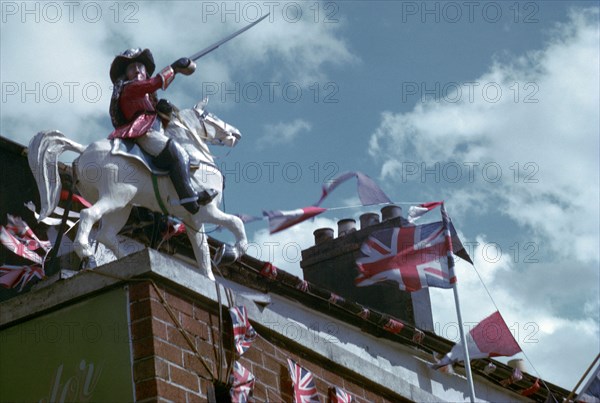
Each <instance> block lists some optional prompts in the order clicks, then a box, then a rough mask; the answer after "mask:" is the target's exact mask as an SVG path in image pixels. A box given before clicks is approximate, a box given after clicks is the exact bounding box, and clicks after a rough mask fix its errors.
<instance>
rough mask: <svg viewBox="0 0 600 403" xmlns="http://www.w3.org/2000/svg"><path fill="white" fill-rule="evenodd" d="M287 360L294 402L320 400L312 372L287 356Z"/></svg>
mask: <svg viewBox="0 0 600 403" xmlns="http://www.w3.org/2000/svg"><path fill="white" fill-rule="evenodd" d="M287 361H288V367H289V368H288V369H289V370H290V377H291V378H292V384H293V386H294V403H314V402H320V400H319V394H318V393H317V386H316V385H315V380H314V379H313V375H312V373H311V372H310V371H309V370H307V369H304V368H302V367H301V366H300V365H298V364H296V362H294V361H293V360H290V359H289V358H288V360H287Z"/></svg>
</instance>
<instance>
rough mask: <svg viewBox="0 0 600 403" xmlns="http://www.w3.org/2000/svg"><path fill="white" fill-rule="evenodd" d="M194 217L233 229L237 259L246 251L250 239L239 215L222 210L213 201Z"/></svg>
mask: <svg viewBox="0 0 600 403" xmlns="http://www.w3.org/2000/svg"><path fill="white" fill-rule="evenodd" d="M194 218H195V219H197V220H198V219H199V220H200V222H206V223H211V224H216V225H220V226H222V227H225V228H226V229H228V230H229V231H231V233H232V234H233V236H235V239H236V243H235V251H236V255H237V256H236V259H238V258H240V257H241V256H242V255H243V254H244V253H246V248H247V247H248V239H247V238H246V229H245V227H244V222H243V221H242V220H241V219H240V218H239V217H236V216H234V215H231V214H227V213H224V212H222V211H221V210H219V208H218V207H217V206H216V203H215V202H214V201H213V202H212V203H210V204H208V205H207V206H205V207H203V208H201V209H200V211H199V212H198V213H197V214H196V216H195V217H194Z"/></svg>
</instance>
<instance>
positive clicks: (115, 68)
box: [110, 48, 156, 84]
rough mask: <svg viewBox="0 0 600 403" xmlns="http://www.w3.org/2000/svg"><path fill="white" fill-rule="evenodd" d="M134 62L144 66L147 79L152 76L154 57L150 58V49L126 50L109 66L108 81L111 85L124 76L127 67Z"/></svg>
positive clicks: (154, 66) (154, 67)
mask: <svg viewBox="0 0 600 403" xmlns="http://www.w3.org/2000/svg"><path fill="white" fill-rule="evenodd" d="M134 62H140V63H142V64H143V65H144V66H146V73H148V77H150V76H152V74H153V73H154V69H156V65H155V64H154V57H153V56H152V52H150V49H144V50H142V49H141V48H132V49H127V50H126V51H125V52H123V53H121V54H120V55H118V56H117V57H115V60H113V62H112V64H111V65H110V80H111V81H112V82H113V84H114V83H116V82H117V80H118V79H119V77H121V76H122V75H124V74H125V71H126V69H127V66H128V65H129V64H130V63H134Z"/></svg>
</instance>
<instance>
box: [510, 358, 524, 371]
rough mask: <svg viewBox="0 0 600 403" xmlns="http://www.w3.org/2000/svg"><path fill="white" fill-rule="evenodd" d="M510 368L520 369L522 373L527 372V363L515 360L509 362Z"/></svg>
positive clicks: (520, 359)
mask: <svg viewBox="0 0 600 403" xmlns="http://www.w3.org/2000/svg"><path fill="white" fill-rule="evenodd" d="M507 364H508V366H509V367H511V368H519V370H520V371H521V372H526V368H525V362H524V361H523V359H522V358H515V359H513V360H510V361H508V362H507Z"/></svg>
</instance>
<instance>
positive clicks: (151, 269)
mask: <svg viewBox="0 0 600 403" xmlns="http://www.w3.org/2000/svg"><path fill="white" fill-rule="evenodd" d="M142 279H152V280H154V281H156V282H158V283H161V284H164V285H167V286H169V287H172V288H174V289H175V290H177V291H179V292H181V293H182V294H185V295H186V296H188V297H191V298H193V299H200V300H203V301H205V302H207V303H209V304H219V295H218V293H217V287H216V285H217V284H218V285H219V287H220V290H219V291H220V294H221V296H222V295H224V292H225V288H227V289H230V290H231V291H233V292H232V294H233V299H234V303H235V304H236V305H244V306H246V308H247V310H248V316H249V319H250V320H251V322H252V324H253V326H254V327H255V328H256V329H257V330H258V331H259V333H261V334H266V333H268V335H269V338H274V339H278V340H284V341H285V342H286V344H292V345H297V346H298V347H300V348H303V349H306V350H307V351H310V352H311V354H314V355H315V356H316V357H317V358H318V359H320V360H325V361H326V362H329V363H331V364H332V365H335V366H338V367H340V369H342V370H344V371H349V372H352V373H355V374H356V375H358V376H361V377H364V378H366V379H369V380H373V381H375V382H377V383H378V384H379V385H381V387H383V388H385V389H387V390H388V392H389V393H391V394H395V395H398V396H401V397H403V398H406V399H410V400H414V401H422V402H437V401H440V400H441V399H443V400H446V399H448V400H450V401H454V400H456V401H458V400H467V399H468V389H467V382H466V379H465V378H464V374H461V373H456V374H446V373H441V372H438V371H434V370H432V369H430V368H429V367H428V365H427V364H428V363H429V362H431V355H430V354H428V353H426V352H425V351H423V350H420V349H417V348H414V347H411V346H408V345H403V344H401V343H398V342H394V341H392V340H387V339H385V338H380V337H377V336H375V335H372V334H369V333H366V332H364V331H361V329H359V328H357V327H356V326H353V325H351V324H348V323H346V322H344V321H342V320H339V319H337V318H335V317H332V316H329V315H325V314H323V313H321V312H319V311H316V310H314V309H311V308H307V307H306V306H305V305H303V304H301V303H300V302H298V301H295V300H292V299H289V298H285V297H284V296H282V295H278V294H275V293H270V292H261V291H257V290H255V289H251V288H249V287H246V286H244V285H241V284H238V283H235V282H232V281H230V280H227V279H224V278H221V277H218V278H217V282H216V283H215V282H213V281H211V280H209V279H208V278H207V277H205V276H203V275H201V274H200V273H198V272H197V271H196V270H195V269H194V267H193V266H191V265H189V264H187V263H185V262H183V261H181V260H179V259H176V258H173V257H170V256H167V255H163V254H161V253H159V252H157V251H155V250H153V249H149V248H146V249H143V250H142V251H140V252H137V253H134V254H132V255H129V256H127V257H125V258H123V259H119V260H117V261H114V262H111V263H108V264H105V265H103V266H100V267H98V268H96V269H94V270H84V271H80V272H72V271H68V270H63V271H61V272H59V273H58V274H57V275H55V276H53V277H52V278H49V279H47V280H46V281H45V282H44V283H45V284H47V285H45V286H43V287H40V288H38V289H37V290H32V291H31V292H29V293H27V294H24V295H21V296H17V297H15V298H12V299H10V300H8V301H6V302H3V303H2V304H0V329H1V328H6V327H10V326H11V325H13V324H15V323H18V322H21V321H24V320H27V319H29V318H32V317H34V316H38V315H41V314H44V313H46V312H48V311H51V310H54V309H58V308H60V307H62V306H65V305H68V304H70V303H74V302H76V301H77V300H80V299H83V298H84V297H86V296H88V295H89V294H94V293H99V292H102V291H105V290H107V289H110V288H112V287H115V286H117V285H120V284H121V285H122V284H124V283H128V282H132V281H138V280H142ZM217 306H218V305H217ZM475 382H476V390H477V397H478V399H482V400H484V401H499V400H506V399H507V398H508V399H510V400H511V401H529V399H528V398H525V397H523V396H520V395H519V394H517V393H515V392H513V391H510V390H507V389H505V388H501V387H500V386H498V385H495V384H493V383H491V382H489V381H487V380H485V379H481V378H476V380H475Z"/></svg>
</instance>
